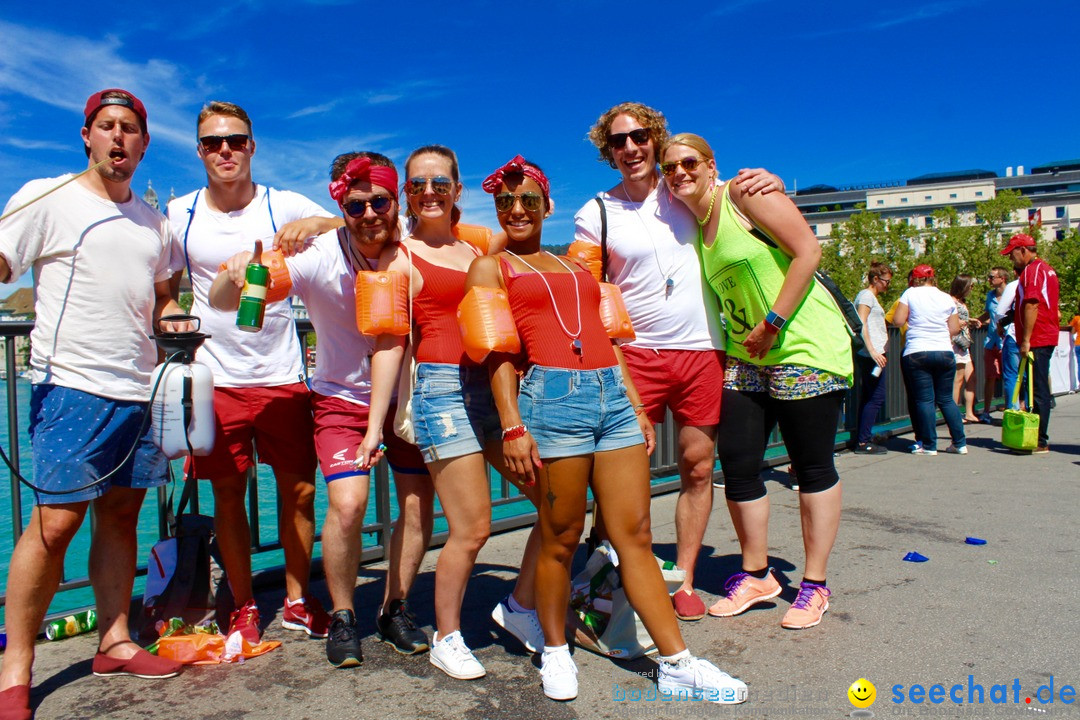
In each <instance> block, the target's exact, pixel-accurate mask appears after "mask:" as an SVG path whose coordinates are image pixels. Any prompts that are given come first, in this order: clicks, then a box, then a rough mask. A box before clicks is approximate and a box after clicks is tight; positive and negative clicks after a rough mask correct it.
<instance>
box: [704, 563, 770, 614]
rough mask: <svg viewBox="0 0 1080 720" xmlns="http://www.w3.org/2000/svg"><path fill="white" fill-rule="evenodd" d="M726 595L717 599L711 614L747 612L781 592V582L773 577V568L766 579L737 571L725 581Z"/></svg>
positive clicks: (710, 609)
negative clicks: (753, 606)
mask: <svg viewBox="0 0 1080 720" xmlns="http://www.w3.org/2000/svg"><path fill="white" fill-rule="evenodd" d="M724 592H725V593H726V595H725V596H724V597H722V598H720V599H719V600H717V601H716V602H715V603H714V604H713V606H712V607H711V608H709V614H710V615H712V616H713V617H731V616H732V615H738V614H739V613H741V612H745V611H746V610H747V609H749V608H750V607H751V606H752V605H756V604H757V603H759V602H765V601H766V600H769V599H771V598H774V597H776V596H777V595H779V594H780V583H778V582H776V578H775V577H773V570H772V568H769V573H768V574H767V575H766V576H765V578H764V579H761V580H759V579H757V578H756V577H754V576H753V575H750V574H749V573H744V572H740V573H735V574H734V575H732V576H731V577H729V578H728V581H727V582H726V583H724Z"/></svg>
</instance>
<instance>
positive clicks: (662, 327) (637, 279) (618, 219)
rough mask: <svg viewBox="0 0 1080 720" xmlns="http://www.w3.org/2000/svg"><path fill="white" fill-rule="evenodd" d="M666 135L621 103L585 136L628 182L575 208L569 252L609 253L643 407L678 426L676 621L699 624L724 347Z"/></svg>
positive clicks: (760, 184) (645, 112)
mask: <svg viewBox="0 0 1080 720" xmlns="http://www.w3.org/2000/svg"><path fill="white" fill-rule="evenodd" d="M667 136H668V129H667V121H666V120H665V119H664V115H663V114H662V113H661V112H659V111H658V110H654V109H653V108H650V107H648V106H646V105H642V104H641V103H634V102H627V103H622V104H620V105H616V106H615V107H613V108H611V109H610V110H608V111H607V112H605V113H604V114H603V115H601V116H600V119H599V120H597V122H596V125H594V126H593V128H592V130H591V131H590V133H589V139H590V140H591V141H592V143H593V145H595V146H596V148H597V149H598V150H599V151H600V159H601V160H602V161H604V162H607V163H608V164H609V165H611V167H612V168H614V169H616V170H618V171H619V173H620V175H621V176H622V177H621V178H620V180H619V182H618V184H616V185H615V186H614V187H613V188H611V189H610V190H608V191H607V192H602V193H600V194H599V195H598V196H597V197H596V198H594V199H593V200H590V201H589V202H588V203H586V204H585V206H584V207H582V208H581V210H579V211H578V213H577V215H576V216H575V217H574V222H575V232H574V241H575V242H574V247H572V248H571V253H572V254H575V253H574V250H575V249H577V248H585V250H584V252H583V253H582V254H583V256H585V255H594V256H597V257H599V255H600V254H601V253H602V250H601V248H602V247H604V246H606V257H605V258H604V259H603V266H604V268H605V269H606V276H607V277H606V280H607V281H608V282H612V283H615V284H616V285H618V286H619V289H620V290H621V291H622V295H623V299H624V301H625V302H626V309H627V312H628V313H629V315H630V320H631V321H632V322H633V324H634V332H635V333H636V334H637V339H635V340H633V341H631V342H630V343H628V344H625V345H623V346H622V350H623V354H624V355H625V356H626V363H627V365H628V366H629V368H630V375H631V376H632V377H633V380H634V384H635V385H636V386H637V388H638V391H639V392H640V393H641V402H642V408H641V409H644V411H645V412H646V413H647V414H648V416H649V419H650V420H652V421H653V422H654V423H658V422H662V421H663V420H664V417H665V414H666V413H667V411H668V410H669V409H670V410H671V414H672V417H673V418H674V420H675V424H676V428H677V433H678V442H679V456H678V466H679V476H680V478H681V480H682V486H681V488H680V489H679V500H678V503H677V504H676V507H675V536H676V543H677V557H676V562H677V564H678V566H679V567H680V568H682V569H683V570H685V571H686V580H685V582H684V583H683V585H682V587H681V588H679V589H678V591H676V593H675V594H674V595H673V596H672V602H673V603H674V605H675V613H676V615H678V616H679V619H681V620H699V619H701V618H702V617H704V616H705V604H704V603H703V601H702V600H701V598H700V597H699V596H698V594H697V593H696V592H695V591H694V568H695V566H696V565H697V557H698V554H699V553H700V551H701V543H702V539H703V538H704V537H705V528H706V525H707V523H708V521H709V514H710V513H711V512H712V498H713V493H712V490H713V488H712V481H713V473H714V471H715V467H716V425H717V423H718V421H719V419H720V394H721V391H722V389H723V384H724V370H723V360H722V359H721V357H720V353H721V350H722V348H723V347H724V345H723V330H722V329H721V324H720V313H719V311H718V309H717V307H716V302H715V299H714V297H715V296H714V295H713V293H712V292H703V291H702V288H703V287H704V279H703V276H702V274H701V266H700V264H699V262H698V257H697V253H696V251H695V249H694V245H695V242H696V241H697V236H698V226H697V223H696V222H695V221H694V217H693V216H692V215H691V214H690V213H689V211H687V209H686V207H685V206H684V205H683V204H682V203H679V202H676V201H675V200H674V198H672V197H671V194H670V193H669V192H668V191H667V189H666V188H665V187H664V184H663V183H661V182H660V173H659V172H658V168H657V162H658V160H657V153H658V152H659V149H660V145H661V144H662V143H663V141H664V140H665V139H666V138H667ZM685 169H686V170H687V171H688V172H691V171H693V168H690V167H687V168H685ZM665 172H666V170H665ZM735 180H736V182H737V183H740V184H743V185H745V187H746V188H747V191H748V192H750V193H755V192H762V193H768V192H771V191H774V190H776V191H781V192H782V191H783V189H784V184H783V182H782V181H781V180H780V178H778V177H776V176H775V175H772V174H770V173H767V172H765V171H764V170H741V171H740V172H739V176H738V177H736V179H735ZM598 246H599V247H598Z"/></svg>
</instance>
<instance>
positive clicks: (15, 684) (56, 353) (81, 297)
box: [0, 90, 188, 720]
mask: <svg viewBox="0 0 1080 720" xmlns="http://www.w3.org/2000/svg"><path fill="white" fill-rule="evenodd" d="M84 116H85V121H86V122H85V125H84V126H83V129H82V139H83V143H84V145H85V147H86V154H87V157H88V158H89V160H88V162H87V170H86V171H84V172H83V173H80V174H79V175H77V176H71V175H68V176H65V177H61V178H50V179H47V180H34V181H31V182H29V183H27V184H26V185H25V186H23V188H22V189H21V190H20V191H19V192H18V193H17V194H16V195H15V197H13V198H12V199H11V201H10V202H9V203H8V206H7V208H6V209H5V212H11V217H9V218H8V219H6V220H4V221H3V222H0V282H12V281H14V280H15V279H17V278H18V277H20V276H21V275H22V274H23V273H25V272H26V271H27V270H30V269H32V270H33V273H34V296H35V299H34V311H35V312H36V313H37V321H36V323H35V325H34V330H33V332H32V333H31V340H32V346H31V347H32V351H31V355H30V381H31V382H32V383H33V390H32V391H31V396H30V439H31V442H32V444H33V461H34V483H35V485H36V486H37V487H38V488H40V490H39V491H36V492H35V507H34V510H33V512H32V513H31V515H30V525H29V527H27V528H26V532H24V533H23V534H22V536H21V537H20V538H19V541H18V543H17V544H16V545H15V551H14V553H13V554H12V556H11V564H10V567H9V572H8V588H7V605H6V607H7V616H6V625H7V651H6V652H5V653H4V661H3V668H2V670H0V718H2V719H3V720H17V719H18V720H25V719H27V718H30V717H31V714H32V713H31V711H30V672H31V667H32V664H33V661H34V643H35V641H36V639H37V633H38V630H39V628H40V627H41V623H42V621H43V620H44V618H45V612H46V610H47V609H48V607H49V603H50V602H51V601H52V599H53V595H54V594H55V593H56V589H57V586H58V584H59V582H60V578H61V576H62V575H63V572H64V555H65V553H66V551H67V548H68V544H69V543H70V542H71V540H72V538H73V537H74V535H75V533H76V531H77V530H78V529H79V526H80V525H82V521H83V518H84V517H85V516H86V511H87V508H88V507H89V506H90V502H91V501H93V503H94V516H95V520H96V522H95V523H94V527H93V534H92V538H91V541H90V584H91V585H92V586H93V589H94V599H95V602H96V604H97V613H98V635H99V641H98V642H99V644H98V652H97V655H96V656H95V657H94V663H93V666H92V669H93V672H94V674H95V675H135V676H137V677H143V678H163V677H171V676H173V675H176V674H177V673H178V672H179V671H180V665H179V664H177V663H173V662H171V661H169V660H166V659H164V658H158V657H156V656H153V655H150V654H149V653H147V652H146V651H145V650H142V649H141V648H139V646H138V645H136V644H135V643H133V642H132V641H131V636H130V635H129V633H128V606H129V604H130V602H131V587H132V581H133V579H134V577H135V552H136V534H135V529H136V526H137V523H138V519H139V509H140V508H141V507H142V504H143V498H144V497H145V495H146V489H147V488H149V487H155V486H158V485H162V484H163V483H164V482H165V471H166V460H165V457H164V455H162V454H161V452H160V451H159V450H158V449H157V448H155V447H154V446H153V444H152V443H151V441H150V435H151V433H150V432H149V428H147V430H146V432H145V433H144V434H143V435H141V436H140V434H139V429H140V426H141V425H142V420H143V417H144V415H145V413H146V408H147V402H148V401H149V399H150V372H151V370H153V367H154V364H155V363H156V362H157V350H156V348H155V347H154V342H153V341H152V340H151V339H150V337H149V336H150V335H152V334H153V333H154V331H155V330H159V329H160V330H168V331H176V330H185V329H188V328H187V327H186V326H179V325H176V324H174V323H160V324H159V318H160V317H161V316H162V315H165V314H171V313H175V312H181V310H180V308H179V306H178V305H177V304H176V303H175V302H173V301H172V300H171V298H170V289H169V277H170V276H171V274H172V271H173V270H174V269H175V268H174V267H173V263H172V261H171V255H170V251H169V242H168V229H167V227H166V221H165V218H164V217H163V216H162V215H161V213H159V212H157V211H156V210H154V209H153V208H151V207H150V206H148V205H147V204H146V203H144V202H143V201H142V200H141V199H140V198H139V197H138V196H136V195H135V194H134V193H132V192H131V178H132V175H133V174H134V172H135V169H136V168H137V167H138V165H139V162H140V161H141V160H142V158H143V154H144V153H145V152H146V148H147V145H148V144H149V142H150V135H149V133H148V132H147V129H146V108H145V107H144V106H143V104H142V103H141V102H140V101H139V99H138V98H136V97H135V96H134V95H132V94H131V93H129V92H126V91H124V90H104V91H102V92H98V93H94V94H93V95H91V96H90V98H89V100H87V102H86V109H85V111H84ZM72 181H73V182H72ZM61 184H62V187H57V186H58V185H61ZM53 190H55V192H52V191H53ZM46 192H48V194H47V195H44V196H43V193H46ZM131 450H134V454H133V456H132V458H131V459H130V460H127V458H126V456H127V454H128V452H129V451H131ZM118 466H119V467H118ZM114 470H116V472H113V471H114ZM106 475H108V477H106ZM43 714H44V713H43Z"/></svg>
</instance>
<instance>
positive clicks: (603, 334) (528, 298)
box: [499, 258, 618, 370]
mask: <svg viewBox="0 0 1080 720" xmlns="http://www.w3.org/2000/svg"><path fill="white" fill-rule="evenodd" d="M499 260H500V265H501V267H502V272H503V278H504V280H505V281H506V293H507V295H508V297H509V299H510V310H511V311H512V312H513V314H514V323H515V324H516V325H517V329H518V333H519V334H520V335H521V342H522V345H523V346H524V349H525V353H526V355H527V356H528V358H529V363H530V364H534V365H544V366H545V367H557V368H564V369H567V370H597V369H599V368H607V367H612V366H614V365H617V364H618V360H617V359H616V358H615V351H614V350H613V349H612V348H611V339H610V338H608V335H607V331H606V330H605V329H604V323H603V322H602V321H601V320H600V285H599V284H597V282H596V279H595V278H594V277H593V276H592V274H590V273H589V272H588V271H586V270H583V269H581V268H580V267H578V266H577V265H576V264H575V263H574V262H572V261H571V262H568V263H567V264H568V265H569V266H570V267H571V268H572V269H573V271H574V273H573V275H571V274H570V273H544V279H546V280H547V282H548V284H549V285H550V286H551V296H554V298H555V302H556V303H557V304H558V311H559V316H558V317H556V314H555V310H554V309H553V308H552V306H551V296H549V295H548V289H547V286H545V285H544V281H543V280H541V278H540V275H538V274H537V273H535V272H533V271H532V270H528V271H526V272H523V273H518V272H516V271H515V270H514V268H513V267H511V266H510V263H509V262H508V261H507V260H506V259H505V258H499ZM575 278H576V279H577V285H578V288H579V290H578V292H579V293H580V296H581V332H580V334H579V335H578V336H577V338H578V339H579V340H580V341H581V352H580V353H579V352H576V351H575V350H574V347H573V338H572V337H571V336H570V335H569V334H568V333H567V332H566V331H565V330H563V327H562V325H566V328H567V329H568V330H569V331H570V332H571V333H573V332H575V331H577V330H578V327H577V322H578V312H577V309H576V308H575V307H574V299H575V291H574V279H575ZM559 317H561V318H562V324H560V323H559Z"/></svg>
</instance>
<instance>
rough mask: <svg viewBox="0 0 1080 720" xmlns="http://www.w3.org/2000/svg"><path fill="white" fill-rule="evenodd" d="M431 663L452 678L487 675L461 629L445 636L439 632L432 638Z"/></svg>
mask: <svg viewBox="0 0 1080 720" xmlns="http://www.w3.org/2000/svg"><path fill="white" fill-rule="evenodd" d="M428 658H430V659H431V664H432V665H434V666H435V667H437V668H439V669H440V670H442V671H443V672H444V673H446V674H447V675H449V676H450V677H452V678H457V679H458V680H475V679H476V678H480V677H484V676H485V675H487V670H485V669H484V666H483V665H481V664H480V661H479V660H477V659H476V657H475V656H473V654H472V650H470V649H469V646H468V645H466V644H465V640H463V639H462V637H461V631H459V630H455V631H454V632H452V633H450V634H449V635H447V636H446V637H444V638H440V637H439V633H435V636H434V637H432V638H431V652H430V653H429V654H428Z"/></svg>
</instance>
